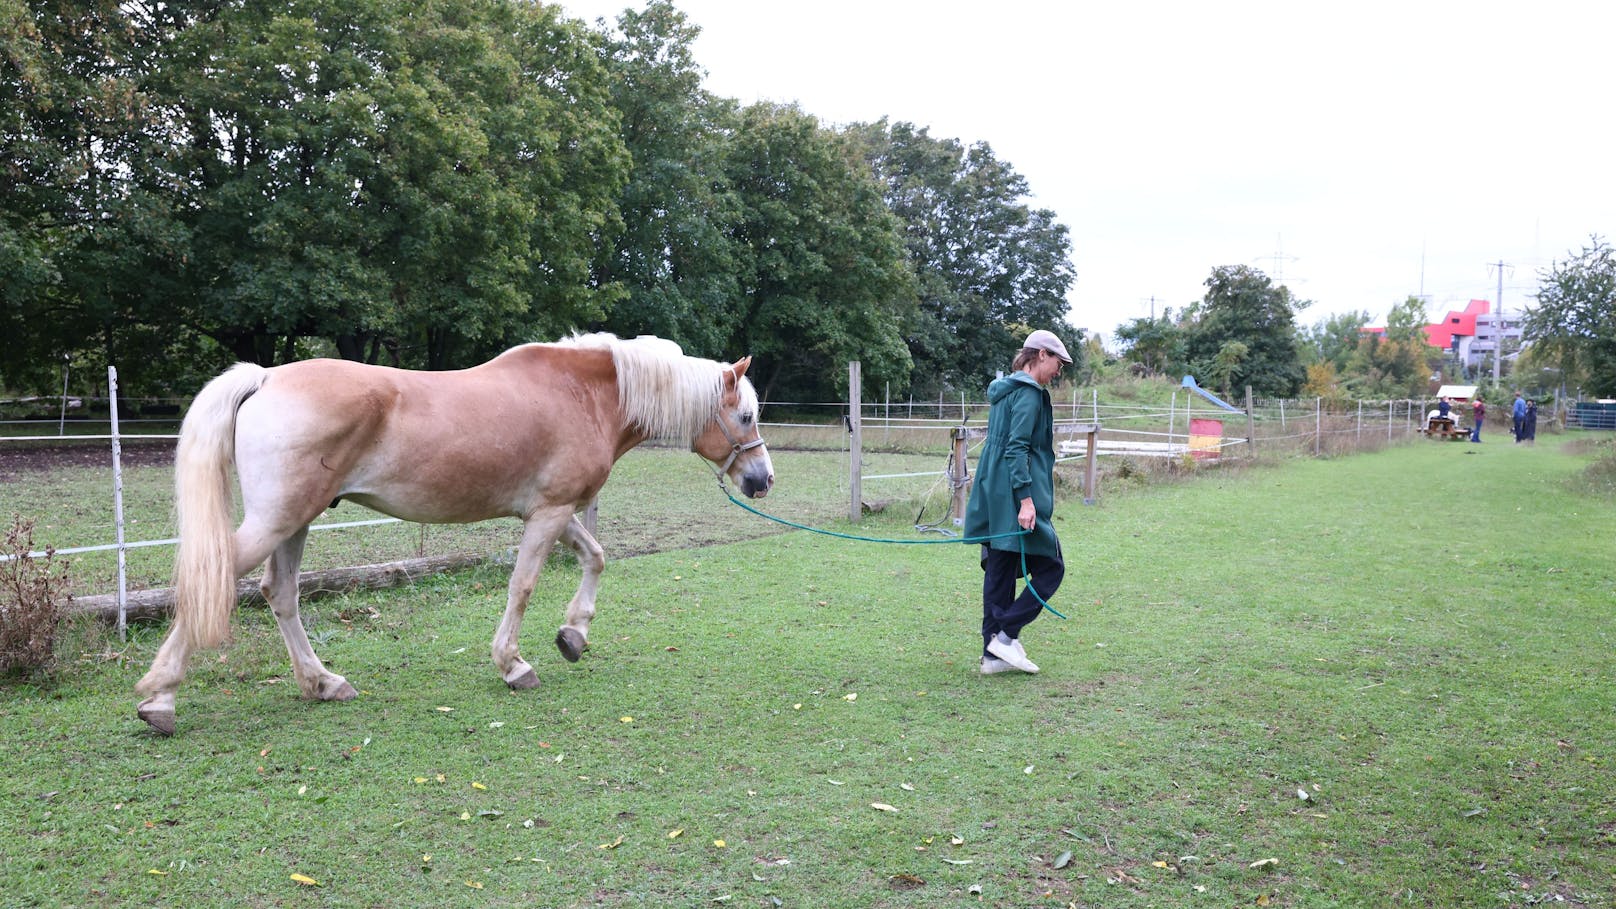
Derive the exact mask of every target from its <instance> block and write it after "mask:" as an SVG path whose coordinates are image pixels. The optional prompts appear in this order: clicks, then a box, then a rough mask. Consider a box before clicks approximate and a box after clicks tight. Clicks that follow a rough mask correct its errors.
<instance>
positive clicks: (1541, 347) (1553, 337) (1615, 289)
mask: <svg viewBox="0 0 1616 909" xmlns="http://www.w3.org/2000/svg"><path fill="white" fill-rule="evenodd" d="M1538 280H1539V285H1538V290H1537V294H1536V303H1535V304H1534V305H1533V306H1530V307H1528V309H1527V311H1526V320H1525V323H1524V325H1523V327H1522V337H1523V340H1525V341H1526V342H1527V343H1529V344H1530V345H1531V348H1532V355H1533V358H1534V360H1535V362H1538V363H1542V364H1545V365H1549V364H1557V366H1558V368H1559V369H1561V370H1563V375H1564V376H1565V378H1566V379H1567V380H1568V381H1571V382H1576V383H1580V384H1581V385H1582V386H1583V387H1584V388H1586V389H1588V390H1590V391H1592V392H1593V393H1594V394H1597V395H1600V396H1605V397H1611V396H1616V251H1613V250H1612V249H1611V245H1610V243H1609V242H1607V241H1606V240H1604V239H1602V238H1600V237H1599V236H1597V235H1596V236H1593V237H1591V238H1589V241H1588V245H1587V246H1584V247H1583V249H1582V252H1580V253H1578V254H1575V255H1569V256H1568V257H1567V258H1565V259H1561V260H1557V261H1555V263H1554V264H1553V265H1552V266H1550V267H1549V268H1547V269H1545V270H1543V271H1542V272H1541V273H1540V274H1539V277H1538Z"/></svg>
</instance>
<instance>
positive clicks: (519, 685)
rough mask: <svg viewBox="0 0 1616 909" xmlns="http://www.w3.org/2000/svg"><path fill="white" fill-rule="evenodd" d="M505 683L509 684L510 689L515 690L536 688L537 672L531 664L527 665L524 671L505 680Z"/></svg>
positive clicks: (537, 685) (537, 683)
mask: <svg viewBox="0 0 1616 909" xmlns="http://www.w3.org/2000/svg"><path fill="white" fill-rule="evenodd" d="M505 684H507V685H509V686H511V688H512V690H515V691H522V690H525V689H528V688H537V687H539V674H538V673H536V672H534V671H533V667H532V666H529V667H528V668H527V671H526V672H524V673H522V674H521V675H519V676H517V677H516V678H514V679H509V680H507V681H506V682H505Z"/></svg>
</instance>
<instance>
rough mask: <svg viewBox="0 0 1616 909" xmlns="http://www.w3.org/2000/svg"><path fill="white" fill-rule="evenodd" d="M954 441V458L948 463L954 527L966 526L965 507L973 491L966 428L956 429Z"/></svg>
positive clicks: (951, 514)
mask: <svg viewBox="0 0 1616 909" xmlns="http://www.w3.org/2000/svg"><path fill="white" fill-rule="evenodd" d="M951 435H952V437H953V440H954V456H953V457H952V458H950V459H949V461H948V482H949V485H950V486H951V487H953V490H954V499H953V503H952V504H951V506H950V512H949V517H951V518H953V521H954V526H955V527H960V526H963V525H964V524H965V505H966V501H967V498H968V496H969V493H970V489H971V468H970V466H969V465H967V464H966V462H965V426H964V425H963V424H961V425H959V426H956V427H954V430H953V432H952V433H951Z"/></svg>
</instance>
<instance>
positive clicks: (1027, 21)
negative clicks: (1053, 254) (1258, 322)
mask: <svg viewBox="0 0 1616 909" xmlns="http://www.w3.org/2000/svg"><path fill="white" fill-rule="evenodd" d="M562 5H563V6H564V7H565V8H566V9H567V10H568V11H569V13H570V14H572V15H574V16H577V17H578V18H582V19H586V20H588V21H590V22H593V21H594V20H595V19H596V18H597V17H605V18H606V19H607V20H608V21H615V18H616V14H617V12H618V11H620V10H621V9H623V8H624V7H625V6H630V5H632V6H634V7H635V8H643V6H644V4H643V3H637V4H628V3H625V2H621V0H618V2H612V0H563V3H562ZM675 5H676V6H677V7H678V8H679V9H681V10H682V11H684V12H685V14H686V15H687V16H689V18H690V19H691V21H693V22H694V23H695V24H697V25H699V26H700V27H701V29H702V35H701V37H700V38H699V39H698V40H697V41H696V44H695V53H696V59H697V60H698V62H699V63H700V64H701V65H702V66H703V67H704V68H705V69H706V70H707V72H708V78H707V83H706V85H707V88H708V90H709V91H711V92H713V93H715V94H718V95H722V96H725V97H730V98H736V99H738V100H740V101H742V102H744V103H750V102H753V101H759V100H769V101H778V102H796V103H797V104H799V105H800V106H801V107H802V108H803V109H804V110H806V111H807V112H809V113H812V114H814V115H816V116H818V117H819V118H820V119H821V120H822V121H825V122H826V123H828V124H832V125H837V124H845V123H851V122H860V121H871V120H876V119H879V118H881V117H883V116H885V117H888V118H889V119H891V120H892V121H894V122H897V121H909V122H912V123H915V124H916V125H918V126H924V127H928V128H929V129H930V131H931V135H932V136H934V137H937V138H955V139H959V140H961V141H962V142H965V143H967V144H969V143H973V142H986V143H988V144H989V145H990V146H992V148H993V150H994V153H995V155H996V156H997V157H998V158H999V159H1000V160H1001V161H1005V162H1008V163H1009V164H1010V165H1011V166H1012V167H1014V168H1015V170H1016V171H1017V172H1019V173H1020V174H1021V175H1022V176H1024V177H1025V178H1026V179H1027V182H1028V184H1029V186H1030V188H1031V190H1032V193H1033V197H1032V199H1031V200H1029V201H1030V204H1031V205H1033V206H1034V207H1038V208H1048V209H1050V210H1052V211H1053V212H1055V215H1056V217H1057V219H1058V220H1059V221H1060V222H1061V223H1063V224H1065V225H1066V226H1067V227H1069V228H1070V229H1071V236H1072V259H1073V262H1074V264H1075V265H1076V269H1077V283H1076V284H1075V285H1074V286H1073V288H1072V290H1071V292H1070V293H1069V294H1068V300H1069V302H1070V303H1071V307H1072V314H1071V321H1072V324H1073V325H1074V326H1078V327H1085V328H1088V329H1089V330H1090V331H1091V332H1100V333H1103V334H1104V335H1105V336H1106V338H1107V340H1108V341H1109V339H1110V335H1111V332H1112V330H1113V329H1114V328H1115V326H1116V325H1118V324H1119V323H1121V322H1124V321H1126V320H1128V319H1132V318H1135V317H1139V316H1145V315H1149V314H1150V312H1151V309H1152V306H1153V305H1154V307H1155V311H1156V312H1157V313H1158V314H1159V313H1160V312H1161V310H1162V308H1163V307H1165V306H1172V307H1173V308H1174V309H1175V310H1176V309H1179V308H1181V307H1182V306H1183V305H1184V304H1185V303H1188V302H1191V301H1194V300H1197V299H1199V298H1200V297H1201V296H1202V294H1203V293H1204V290H1205V288H1204V287H1203V282H1204V281H1205V280H1206V278H1207V276H1208V275H1209V274H1210V272H1211V270H1212V269H1213V268H1214V267H1216V266H1219V265H1242V264H1244V265H1251V266H1253V267H1256V268H1260V269H1262V270H1263V271H1264V272H1266V273H1267V274H1268V275H1269V276H1270V277H1274V278H1276V279H1283V283H1285V284H1287V285H1289V286H1290V287H1291V289H1292V291H1293V292H1294V293H1295V294H1296V295H1297V296H1299V297H1301V298H1302V299H1307V300H1313V301H1315V302H1314V305H1313V306H1311V307H1309V308H1308V309H1306V310H1304V311H1303V312H1302V313H1301V314H1300V315H1299V316H1298V317H1297V321H1298V323H1299V324H1300V325H1304V326H1305V325H1311V324H1313V323H1315V322H1318V321H1321V320H1323V319H1324V318H1325V317H1326V316H1328V315H1331V314H1334V313H1342V312H1352V311H1356V310H1366V311H1368V312H1369V313H1370V315H1371V316H1372V317H1373V318H1374V320H1375V323H1376V324H1383V321H1382V320H1383V319H1384V317H1385V314H1386V311H1387V310H1388V309H1389V308H1390V307H1391V306H1392V305H1394V304H1396V303H1399V302H1401V301H1402V300H1403V299H1404V298H1406V297H1407V296H1409V295H1411V294H1423V295H1424V296H1425V298H1426V300H1427V312H1428V313H1429V314H1430V315H1431V317H1432V318H1433V319H1434V318H1437V317H1439V316H1440V315H1441V314H1442V313H1443V312H1445V311H1446V310H1447V309H1449V308H1463V305H1464V303H1465V301H1468V300H1470V299H1472V298H1480V299H1489V300H1492V299H1495V298H1496V297H1497V291H1498V272H1499V270H1498V269H1497V268H1495V267H1491V266H1489V264H1488V263H1496V262H1498V261H1500V260H1501V261H1503V262H1504V263H1505V264H1506V267H1505V268H1504V269H1503V304H1504V307H1505V308H1506V309H1518V308H1520V307H1522V306H1524V305H1526V304H1528V303H1529V302H1530V299H1529V295H1530V294H1531V293H1532V292H1533V291H1534V290H1535V289H1536V287H1537V278H1538V271H1539V269H1541V268H1545V267H1548V266H1549V265H1550V264H1551V263H1552V262H1553V261H1554V260H1556V259H1565V258H1566V257H1567V256H1568V255H1571V254H1575V253H1577V252H1580V251H1581V250H1582V248H1583V246H1585V245H1586V244H1587V242H1588V239H1589V236H1590V235H1591V234H1598V235H1600V236H1602V237H1604V238H1605V239H1607V240H1609V239H1612V238H1613V235H1616V118H1613V117H1612V115H1611V111H1612V110H1613V109H1616V62H1613V60H1616V57H1613V51H1612V45H1611V43H1610V42H1611V36H1612V35H1613V34H1616V3H1609V2H1600V0H1575V2H1564V0H1547V2H1545V0H1531V2H1525V0H1514V2H1509V3H1496V2H1464V3H1459V2H1451V3H1450V2H1420V0H1401V2H1383V0H1367V2H1358V3H1351V4H1330V5H1328V6H1326V5H1324V4H1315V3H1305V2H1296V0H1287V2H1274V3H1259V2H1249V0H1223V2H1211V3H1209V2H1204V0H1202V2H1166V3H1163V2H1116V0H1106V2H1100V3H1096V2H1088V0H1042V2H1037V0H996V2H980V0H975V2H958V0H926V2H911V0H861V2H850V0H813V2H775V0H675ZM1152 298H1154V304H1153V303H1152Z"/></svg>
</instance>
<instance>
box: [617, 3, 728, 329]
mask: <svg viewBox="0 0 1616 909" xmlns="http://www.w3.org/2000/svg"><path fill="white" fill-rule="evenodd" d="M699 34H700V29H699V28H698V27H696V26H695V25H693V24H691V23H690V21H689V20H688V19H687V18H686V17H685V15H684V14H683V13H681V12H679V11H678V10H677V9H675V8H674V6H673V4H671V3H669V2H667V0H652V2H651V3H649V4H647V5H646V7H645V9H644V10H643V11H640V12H636V11H634V10H632V9H629V10H624V11H623V13H622V14H621V15H620V16H619V17H618V19H617V32H616V34H615V35H613V36H611V37H610V38H608V40H607V41H606V43H605V56H606V62H607V67H608V69H609V71H610V74H611V86H612V103H613V105H614V107H615V108H616V109H617V111H618V113H619V115H620V117H621V124H622V126H621V129H622V133H621V135H622V140H623V144H624V146H625V147H626V148H627V150H628V152H629V154H630V155H631V156H632V158H633V162H634V163H633V169H632V171H631V172H630V174H629V178H628V181H627V183H626V184H625V185H624V186H623V189H622V192H621V193H620V194H619V196H618V205H617V207H618V210H619V212H620V214H621V217H620V219H619V220H618V221H617V222H616V223H615V224H614V225H613V232H612V236H611V238H610V242H609V243H607V244H606V245H605V246H604V248H603V249H602V252H601V255H600V258H599V259H598V260H597V263H596V266H595V276H594V280H595V284H596V286H597V287H599V288H600V289H601V291H602V293H604V294H607V295H609V297H610V299H611V300H612V301H613V302H612V305H611V308H610V310H609V311H608V313H607V315H606V318H605V319H604V321H603V322H602V323H601V325H602V326H604V327H606V328H610V329H611V330H613V331H615V332H617V333H618V334H620V335H624V336H632V335H638V334H654V335H660V336H662V337H665V338H670V339H672V340H675V341H678V342H679V343H680V344H681V345H683V346H684V347H685V349H686V350H687V351H688V352H690V353H693V354H696V355H699V356H712V357H717V356H728V355H731V354H733V353H736V352H735V351H727V350H724V349H723V345H724V344H725V343H726V342H728V340H729V326H728V324H727V322H728V317H729V314H730V312H731V309H732V307H733V306H734V304H735V301H736V299H737V297H738V295H739V294H738V288H739V284H738V281H737V275H736V272H735V268H736V263H735V261H734V259H733V258H732V256H731V251H730V240H729V237H728V228H729V226H730V225H731V224H732V223H733V221H734V219H735V217H736V214H737V212H736V200H735V197H734V195H733V194H732V193H731V192H730V191H729V187H728V183H727V181H726V180H724V179H723V176H722V163H723V162H722V160H721V156H722V153H723V149H724V141H725V135H724V132H723V126H724V122H725V119H726V118H727V117H730V116H732V115H733V107H734V105H733V103H732V102H729V101H726V100H723V99H718V98H714V97H713V96H712V95H710V94H708V93H707V92H706V91H705V90H703V89H702V87H701V82H702V77H703V71H702V69H701V67H700V66H698V65H697V63H696V61H695V57H694V55H693V53H692V50H691V45H692V43H693V42H694V41H695V39H696V38H697V36H698V35H699Z"/></svg>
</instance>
